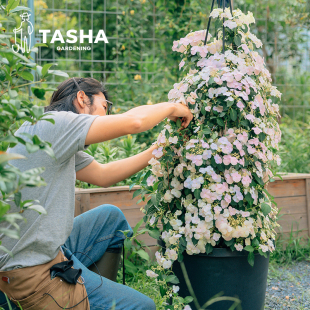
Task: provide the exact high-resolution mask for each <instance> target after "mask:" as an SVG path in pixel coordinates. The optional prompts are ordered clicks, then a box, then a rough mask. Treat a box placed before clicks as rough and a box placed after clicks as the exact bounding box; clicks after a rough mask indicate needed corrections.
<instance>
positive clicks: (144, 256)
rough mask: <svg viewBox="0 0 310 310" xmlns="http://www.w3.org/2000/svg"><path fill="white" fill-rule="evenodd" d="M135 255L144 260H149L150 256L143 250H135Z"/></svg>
mask: <svg viewBox="0 0 310 310" xmlns="http://www.w3.org/2000/svg"><path fill="white" fill-rule="evenodd" d="M136 254H137V255H139V256H140V257H141V258H142V259H145V260H146V261H149V260H150V256H149V254H148V253H146V252H145V251H144V250H142V249H141V250H139V251H137V253H136Z"/></svg>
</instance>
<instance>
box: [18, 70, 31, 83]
mask: <svg viewBox="0 0 310 310" xmlns="http://www.w3.org/2000/svg"><path fill="white" fill-rule="evenodd" d="M18 75H19V76H21V77H22V78H23V79H24V80H26V81H33V75H32V74H31V73H30V72H28V71H21V72H18Z"/></svg>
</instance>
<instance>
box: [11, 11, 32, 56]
mask: <svg viewBox="0 0 310 310" xmlns="http://www.w3.org/2000/svg"><path fill="white" fill-rule="evenodd" d="M30 15H31V14H29V13H23V14H21V15H19V16H20V17H21V18H22V20H21V24H20V26H19V27H18V28H14V29H13V32H14V34H15V44H13V45H12V50H13V52H15V53H18V52H19V50H21V52H22V53H24V52H25V51H26V52H27V53H29V52H30V48H31V34H32V33H33V25H32V23H31V22H30V20H29V16H30ZM26 26H27V28H26ZM25 29H26V30H25ZM18 34H20V42H21V45H20V44H19V43H17V41H16V39H17V35H18Z"/></svg>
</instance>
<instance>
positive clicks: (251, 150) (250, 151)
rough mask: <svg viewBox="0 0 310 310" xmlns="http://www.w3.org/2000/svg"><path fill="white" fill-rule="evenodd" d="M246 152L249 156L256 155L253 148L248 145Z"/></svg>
mask: <svg viewBox="0 0 310 310" xmlns="http://www.w3.org/2000/svg"><path fill="white" fill-rule="evenodd" d="M248 152H249V154H251V155H252V154H254V153H256V149H255V148H254V147H252V146H251V145H249V146H248Z"/></svg>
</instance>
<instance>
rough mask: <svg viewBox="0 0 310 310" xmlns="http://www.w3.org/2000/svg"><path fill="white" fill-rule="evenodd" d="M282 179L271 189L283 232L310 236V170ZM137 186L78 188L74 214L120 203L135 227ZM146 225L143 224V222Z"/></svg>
mask: <svg viewBox="0 0 310 310" xmlns="http://www.w3.org/2000/svg"><path fill="white" fill-rule="evenodd" d="M282 178H283V181H282V180H281V179H279V178H276V181H275V182H272V183H269V185H268V191H269V192H270V194H271V195H273V196H274V197H275V201H276V202H277V204H278V208H279V209H281V211H280V214H281V215H282V217H281V218H280V220H279V224H280V225H281V229H280V230H279V232H283V235H284V236H288V235H289V234H290V231H291V228H292V225H293V231H297V230H299V231H301V233H300V235H307V236H309V227H310V174H296V173H289V174H287V175H283V176H282ZM139 188H140V187H139V186H134V187H133V189H132V190H131V191H130V192H129V186H117V187H109V188H92V189H79V188H76V189H75V216H77V215H79V214H81V213H83V212H86V211H88V210H90V209H93V208H96V207H97V206H99V205H102V204H106V203H108V204H113V205H115V206H117V207H119V208H120V209H121V210H122V211H123V213H124V214H125V216H126V218H127V220H128V222H129V224H130V226H131V227H134V226H135V225H136V224H137V223H138V222H139V221H140V220H141V218H142V217H143V213H142V212H141V211H140V208H141V207H143V206H144V204H145V202H140V203H139V204H138V205H137V204H136V203H137V201H138V200H139V199H140V198H139V197H136V198H134V199H132V195H133V192H134V191H135V190H137V189H139ZM142 227H144V225H142ZM141 240H143V241H145V243H146V245H148V246H149V247H154V246H156V240H154V239H153V238H151V237H149V236H148V234H144V235H141Z"/></svg>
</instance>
